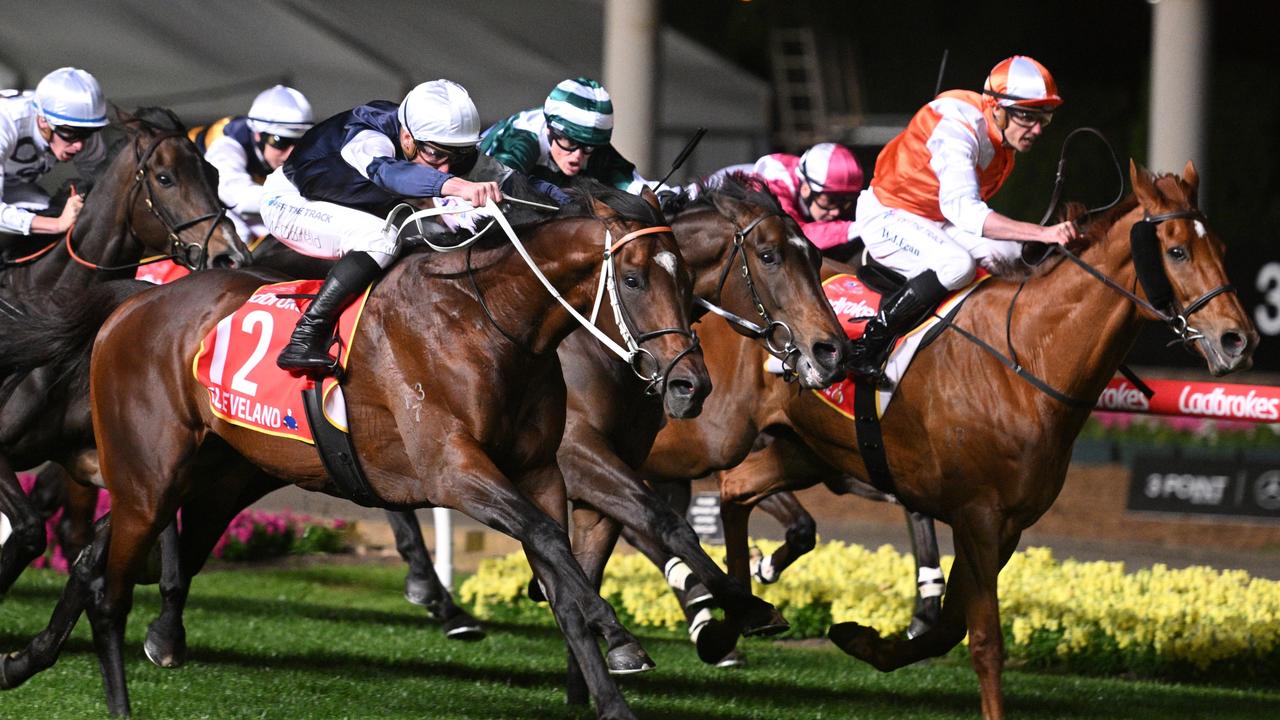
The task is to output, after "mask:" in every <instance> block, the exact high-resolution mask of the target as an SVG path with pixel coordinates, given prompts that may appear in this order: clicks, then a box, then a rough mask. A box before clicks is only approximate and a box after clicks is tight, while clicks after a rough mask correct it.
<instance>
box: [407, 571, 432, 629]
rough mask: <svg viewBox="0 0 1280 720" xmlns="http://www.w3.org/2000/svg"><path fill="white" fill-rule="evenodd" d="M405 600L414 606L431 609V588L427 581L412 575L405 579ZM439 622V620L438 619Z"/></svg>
mask: <svg viewBox="0 0 1280 720" xmlns="http://www.w3.org/2000/svg"><path fill="white" fill-rule="evenodd" d="M404 599H405V600H407V601H409V602H410V603H412V604H414V605H418V606H421V607H424V608H428V609H430V608H431V601H432V597H431V586H430V585H429V584H428V583H427V581H426V580H422V579H421V578H416V577H413V576H412V575H410V576H409V577H406V578H405V579H404ZM436 619H437V620H438V619H439V618H436Z"/></svg>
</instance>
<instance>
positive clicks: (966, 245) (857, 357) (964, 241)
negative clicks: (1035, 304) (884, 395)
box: [853, 55, 1077, 377]
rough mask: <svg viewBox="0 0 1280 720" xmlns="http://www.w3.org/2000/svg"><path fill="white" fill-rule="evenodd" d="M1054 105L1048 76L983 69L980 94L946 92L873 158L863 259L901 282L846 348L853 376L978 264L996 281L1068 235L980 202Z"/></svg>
mask: <svg viewBox="0 0 1280 720" xmlns="http://www.w3.org/2000/svg"><path fill="white" fill-rule="evenodd" d="M1061 104H1062V98H1061V97H1059V96H1058V88H1057V85H1056V83H1055V82H1054V80H1053V77H1052V76H1051V75H1050V74H1049V71H1048V70H1046V69H1045V68H1044V66H1043V65H1041V64H1040V63H1038V62H1036V61H1035V60H1033V59H1031V58H1029V57H1026V56H1022V55H1015V56H1013V57H1010V58H1007V59H1005V60H1003V61H1001V62H1000V63H999V64H998V65H996V66H995V68H993V69H992V70H991V73H990V75H988V77H987V80H986V83H985V84H984V86H983V90H982V92H981V93H978V92H971V91H967V90H951V91H948V92H945V93H942V94H941V95H939V96H938V97H937V98H935V99H934V100H933V101H932V102H930V103H929V104H927V105H925V106H924V107H923V108H921V109H920V110H919V111H918V112H917V113H916V114H915V115H914V116H913V117H912V118H911V121H910V123H908V125H907V128H906V129H905V130H903V131H902V132H901V133H900V134H899V135H898V136H897V137H895V138H894V139H893V140H891V141H890V142H889V144H888V145H886V146H885V147H884V149H883V150H882V151H881V152H880V156H879V158H878V159H877V160H876V170H875V175H874V176H873V179H872V181H871V187H870V188H869V189H867V190H865V191H863V192H862V194H861V195H860V196H859V197H858V207H857V220H858V224H859V226H860V229H861V231H862V239H863V242H864V243H865V244H866V248H867V252H869V253H870V254H871V256H872V257H873V258H875V259H876V260H878V261H879V262H881V263H883V264H884V265H886V266H888V267H890V268H892V269H894V270H897V271H898V272H900V273H902V274H903V275H904V276H906V277H907V278H908V282H907V284H906V285H905V286H903V289H902V290H901V291H899V292H898V293H895V294H894V295H891V296H889V297H887V298H885V300H884V302H883V303H882V304H881V308H880V311H879V312H878V313H877V315H876V316H875V317H874V318H872V319H871V320H870V321H869V322H868V324H867V329H866V333H865V335H864V339H863V341H861V342H859V343H857V344H855V347H854V362H853V371H854V373H855V374H858V375H861V376H864V377H869V376H874V375H876V374H877V373H878V372H879V367H880V365H881V363H882V362H883V360H884V356H885V354H886V350H887V348H888V347H889V345H890V344H891V343H892V341H893V339H894V338H896V337H897V336H898V335H899V334H901V333H902V332H904V331H905V330H907V329H910V327H911V326H913V325H915V324H916V323H918V322H920V321H921V320H922V319H923V318H924V316H925V315H927V313H929V312H930V311H932V309H933V308H934V307H935V306H936V305H937V303H938V302H940V301H941V300H942V298H943V297H945V296H946V294H947V292H948V291H951V290H957V289H959V288H962V287H964V286H965V285H967V284H968V283H969V282H971V281H972V280H973V277H974V273H975V270H976V268H977V266H978V265H979V264H981V265H982V266H983V267H985V268H987V269H988V270H990V271H991V272H992V273H994V274H997V275H998V274H1000V273H1001V271H1002V270H1003V269H1004V268H1007V267H1011V266H1012V264H1013V263H1015V262H1018V261H1019V260H1020V256H1021V249H1022V248H1021V243H1022V242H1028V241H1034V242H1045V243H1057V244H1062V243H1066V242H1068V241H1070V240H1072V239H1074V238H1075V237H1076V236H1077V230H1076V228H1075V226H1074V225H1073V224H1072V223H1070V222H1066V223H1061V224H1058V225H1051V226H1047V227H1044V226H1040V225H1036V224H1034V223H1027V222H1020V221H1017V220H1013V219H1012V218H1008V217H1005V216H1004V215H1001V214H1000V213H997V212H995V211H994V210H992V209H991V208H990V207H988V206H987V204H986V201H987V200H988V199H989V198H991V196H993V195H994V194H995V193H996V191H998V190H999V189H1000V187H1001V185H1003V184H1004V181H1005V180H1006V179H1007V178H1008V177H1009V173H1010V172H1011V171H1012V170H1013V162H1014V154H1015V153H1018V152H1026V151H1028V150H1030V149H1031V147H1032V146H1033V145H1034V144H1035V141H1036V140H1037V139H1038V138H1039V137H1040V135H1041V133H1042V132H1043V131H1044V128H1045V127H1046V126H1047V125H1048V124H1049V122H1050V121H1051V120H1052V119H1053V111H1054V110H1055V109H1056V108H1057V107H1058V106H1059V105H1061Z"/></svg>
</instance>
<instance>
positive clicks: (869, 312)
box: [822, 273, 883, 340]
mask: <svg viewBox="0 0 1280 720" xmlns="http://www.w3.org/2000/svg"><path fill="white" fill-rule="evenodd" d="M822 290H823V292H825V293H826V294H827V302H829V303H831V309H832V310H835V311H836V317H837V318H840V327H842V328H844V332H845V334H846V335H848V336H849V339H850V340H857V339H858V338H860V337H862V331H863V330H865V329H866V328H867V321H868V320H870V319H871V317H872V316H874V315H875V314H876V311H877V310H879V309H880V301H881V300H882V299H883V296H881V295H880V293H878V292H876V291H875V290H872V289H871V288H869V287H867V286H866V285H865V284H863V282H862V281H861V280H859V279H858V278H857V276H856V275H848V274H846V273H840V274H839V275H832V276H831V277H829V278H827V279H826V280H823V281H822Z"/></svg>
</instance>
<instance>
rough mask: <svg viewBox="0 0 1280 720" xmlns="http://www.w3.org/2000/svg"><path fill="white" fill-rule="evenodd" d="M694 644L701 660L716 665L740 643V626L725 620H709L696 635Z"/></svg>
mask: <svg viewBox="0 0 1280 720" xmlns="http://www.w3.org/2000/svg"><path fill="white" fill-rule="evenodd" d="M693 644H694V647H696V648H697V649H698V659H699V660H701V661H702V662H704V663H706V664H708V665H715V664H716V663H718V662H720V660H722V659H723V658H724V657H725V656H726V655H728V654H729V653H731V652H733V648H734V646H736V645H737V644H738V628H737V627H736V626H735V625H733V624H732V623H729V622H726V621H724V620H715V619H712V620H708V621H707V622H706V623H705V624H704V625H703V626H702V627H701V628H700V629H699V630H698V632H697V634H696V635H694V638H693Z"/></svg>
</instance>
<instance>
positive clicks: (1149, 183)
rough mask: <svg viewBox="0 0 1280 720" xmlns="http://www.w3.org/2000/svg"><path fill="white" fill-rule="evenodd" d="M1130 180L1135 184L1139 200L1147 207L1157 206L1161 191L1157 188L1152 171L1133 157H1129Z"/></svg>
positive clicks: (1135, 192)
mask: <svg viewBox="0 0 1280 720" xmlns="http://www.w3.org/2000/svg"><path fill="white" fill-rule="evenodd" d="M1129 182H1130V183H1132V184H1133V194H1134V195H1137V196H1138V202H1140V203H1142V204H1143V205H1144V206H1146V207H1147V208H1154V207H1155V206H1156V204H1157V201H1158V200H1159V197H1160V191H1158V190H1156V184H1155V180H1154V178H1152V177H1151V171H1150V170H1147V169H1146V168H1144V167H1142V166H1140V165H1138V163H1136V162H1134V160H1133V158H1129Z"/></svg>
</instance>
